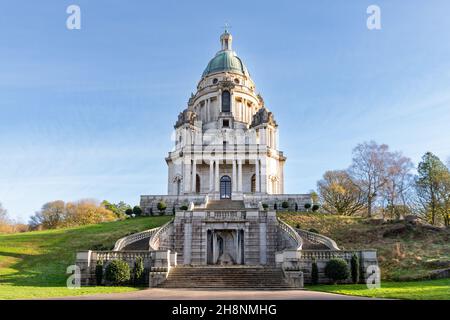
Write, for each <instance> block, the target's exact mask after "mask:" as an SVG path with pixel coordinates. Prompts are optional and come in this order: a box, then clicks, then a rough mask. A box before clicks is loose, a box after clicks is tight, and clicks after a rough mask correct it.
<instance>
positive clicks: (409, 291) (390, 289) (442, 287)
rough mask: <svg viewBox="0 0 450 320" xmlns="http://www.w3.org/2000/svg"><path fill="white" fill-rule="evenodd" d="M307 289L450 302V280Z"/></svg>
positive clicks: (325, 286) (365, 295) (320, 286)
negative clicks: (377, 287)
mask: <svg viewBox="0 0 450 320" xmlns="http://www.w3.org/2000/svg"><path fill="white" fill-rule="evenodd" d="M305 289H308V290H314V291H324V292H331V293H339V294H347V295H354V296H364V297H373V298H389V299H408V300H450V279H439V280H428V281H411V282H381V288H379V289H367V287H366V285H364V284H343V285H317V286H306V287H305Z"/></svg>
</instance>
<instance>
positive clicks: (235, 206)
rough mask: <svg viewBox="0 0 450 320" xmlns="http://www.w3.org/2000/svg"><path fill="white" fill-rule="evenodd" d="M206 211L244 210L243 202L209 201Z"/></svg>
mask: <svg viewBox="0 0 450 320" xmlns="http://www.w3.org/2000/svg"><path fill="white" fill-rule="evenodd" d="M206 210H211V211H214V210H229V211H233V210H245V205H244V201H239V200H210V201H209V202H208V205H207V206H206Z"/></svg>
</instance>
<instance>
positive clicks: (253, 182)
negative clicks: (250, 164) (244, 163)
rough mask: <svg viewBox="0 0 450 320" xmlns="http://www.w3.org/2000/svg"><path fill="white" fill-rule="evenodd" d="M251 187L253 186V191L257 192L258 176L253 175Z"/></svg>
mask: <svg viewBox="0 0 450 320" xmlns="http://www.w3.org/2000/svg"><path fill="white" fill-rule="evenodd" d="M251 186H252V189H251V191H252V192H256V174H254V175H252V181H251Z"/></svg>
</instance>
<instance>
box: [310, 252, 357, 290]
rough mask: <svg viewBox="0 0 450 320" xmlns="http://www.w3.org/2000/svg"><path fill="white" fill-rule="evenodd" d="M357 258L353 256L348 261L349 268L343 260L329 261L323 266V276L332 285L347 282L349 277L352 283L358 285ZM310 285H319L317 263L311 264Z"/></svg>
mask: <svg viewBox="0 0 450 320" xmlns="http://www.w3.org/2000/svg"><path fill="white" fill-rule="evenodd" d="M359 268H360V266H359V258H358V256H357V255H356V254H354V255H353V256H352V258H351V260H350V268H349V266H348V265H347V262H346V261H345V260H343V259H331V260H330V261H328V262H327V264H326V266H325V270H324V272H325V276H326V277H327V278H328V279H330V280H331V281H332V282H333V283H334V284H336V283H337V282H338V281H344V280H347V279H348V278H349V277H350V276H351V278H352V282H353V283H359V278H360V269H359ZM311 283H312V284H313V285H316V284H318V283H319V268H318V267H317V263H316V262H313V263H312V266H311Z"/></svg>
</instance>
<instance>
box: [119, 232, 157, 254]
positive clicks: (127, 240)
mask: <svg viewBox="0 0 450 320" xmlns="http://www.w3.org/2000/svg"><path fill="white" fill-rule="evenodd" d="M158 229H159V227H158V228H153V229H149V230H145V231H142V232H138V233H133V234H130V235H129V236H126V237H123V238H120V239H119V240H117V241H116V244H115V245H114V249H113V251H121V250H123V248H125V247H126V246H128V245H129V244H131V243H133V242H136V241H139V240H142V239H145V238H150V237H151V236H152V235H153V234H154V233H155V232H156V231H158Z"/></svg>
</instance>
